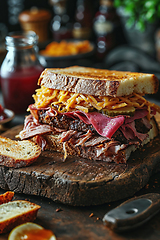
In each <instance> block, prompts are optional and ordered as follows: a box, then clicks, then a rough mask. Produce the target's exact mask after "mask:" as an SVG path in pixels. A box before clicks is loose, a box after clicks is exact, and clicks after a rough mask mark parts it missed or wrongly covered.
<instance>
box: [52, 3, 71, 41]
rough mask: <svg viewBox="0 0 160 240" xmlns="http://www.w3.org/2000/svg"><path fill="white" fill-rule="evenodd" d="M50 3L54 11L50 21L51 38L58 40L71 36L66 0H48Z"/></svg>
mask: <svg viewBox="0 0 160 240" xmlns="http://www.w3.org/2000/svg"><path fill="white" fill-rule="evenodd" d="M50 4H51V5H53V11H54V17H53V19H52V21H51V30H52V33H53V39H54V40H55V41H60V40H62V39H70V38H72V24H71V22H70V17H69V15H68V13H67V8H66V0H50Z"/></svg>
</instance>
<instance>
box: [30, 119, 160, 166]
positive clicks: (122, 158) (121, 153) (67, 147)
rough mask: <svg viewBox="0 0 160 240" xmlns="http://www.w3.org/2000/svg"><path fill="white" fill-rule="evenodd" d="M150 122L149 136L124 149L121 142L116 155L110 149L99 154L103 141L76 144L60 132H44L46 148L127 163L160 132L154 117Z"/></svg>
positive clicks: (89, 157) (83, 156) (93, 158)
mask: <svg viewBox="0 0 160 240" xmlns="http://www.w3.org/2000/svg"><path fill="white" fill-rule="evenodd" d="M150 124H151V125H152V128H151V129H150V131H149V132H148V137H147V138H146V139H145V140H144V141H143V142H142V143H141V144H140V145H137V144H132V145H128V146H127V147H126V148H125V149H123V144H120V143H119V144H117V146H116V148H117V154H115V155H111V154H109V155H108V154H107V152H105V151H108V149H107V150H105V151H103V153H102V154H99V152H100V151H101V149H102V148H103V146H102V144H101V143H100V144H99V145H96V146H89V147H86V146H85V145H84V146H83V145H80V146H75V145H74V144H72V141H66V142H60V137H61V134H62V133H59V134H57V135H52V134H44V135H43V137H44V139H45V140H46V142H47V146H46V150H50V151H58V152H62V153H63V154H64V158H65V157H66V156H68V155H74V156H79V157H82V158H87V159H90V160H103V161H106V162H116V163H126V162H127V160H128V159H129V157H130V155H131V153H132V152H134V151H135V150H137V149H138V148H139V147H143V146H144V145H145V144H147V143H149V142H150V141H151V140H152V139H154V138H155V137H156V136H157V135H158V134H159V128H158V126H157V123H156V121H155V119H154V118H152V119H151V120H150ZM34 140H35V141H36V137H33V141H34ZM53 154H54V153H53Z"/></svg>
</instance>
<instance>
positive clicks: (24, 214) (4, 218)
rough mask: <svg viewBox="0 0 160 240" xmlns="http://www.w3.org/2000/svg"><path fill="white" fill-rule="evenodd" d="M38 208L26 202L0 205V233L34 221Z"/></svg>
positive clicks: (18, 201) (20, 201)
mask: <svg viewBox="0 0 160 240" xmlns="http://www.w3.org/2000/svg"><path fill="white" fill-rule="evenodd" d="M39 209H40V206H39V205H37V204H34V203H31V202H28V201H23V200H17V201H12V202H8V203H4V204H2V205H0V216H1V217H0V233H1V234H2V233H6V232H9V231H10V230H11V229H13V228H14V227H16V226H18V225H20V224H22V223H25V222H32V221H34V220H35V219H36V216H37V211H38V210H39Z"/></svg>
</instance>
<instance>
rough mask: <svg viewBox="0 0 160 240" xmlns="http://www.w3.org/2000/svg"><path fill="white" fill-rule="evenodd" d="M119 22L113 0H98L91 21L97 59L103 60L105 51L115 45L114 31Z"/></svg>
mask: <svg viewBox="0 0 160 240" xmlns="http://www.w3.org/2000/svg"><path fill="white" fill-rule="evenodd" d="M119 22H120V19H119V16H118V14H117V12H116V9H115V7H114V5H113V0H100V7H99V11H98V12H97V13H96V15H95V19H94V23H93V29H94V33H95V38H96V46H97V58H98V59H99V60H103V59H104V57H105V55H106V54H107V52H109V51H110V50H111V49H112V48H113V47H114V46H115V43H116V39H115V31H116V25H117V24H119Z"/></svg>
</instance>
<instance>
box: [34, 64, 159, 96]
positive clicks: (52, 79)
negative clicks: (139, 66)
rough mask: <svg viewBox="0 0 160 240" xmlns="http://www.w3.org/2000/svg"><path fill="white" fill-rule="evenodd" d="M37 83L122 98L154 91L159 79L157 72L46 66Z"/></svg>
mask: <svg viewBox="0 0 160 240" xmlns="http://www.w3.org/2000/svg"><path fill="white" fill-rule="evenodd" d="M38 84H39V85H41V86H45V87H47V88H52V89H59V90H64V91H69V92H76V93H81V94H87V95H94V96H98V95H101V96H111V97H120V96H127V95H130V94H132V93H133V92H135V93H138V94H154V93H156V92H157V90H158V85H159V81H158V78H157V77H156V76H155V75H154V74H144V73H133V72H132V73H131V72H122V71H110V70H106V69H95V68H88V67H79V66H73V67H68V68H61V69H60V68H55V69H54V68H50V69H45V70H44V71H43V72H42V74H41V76H40V78H39V80H38Z"/></svg>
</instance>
